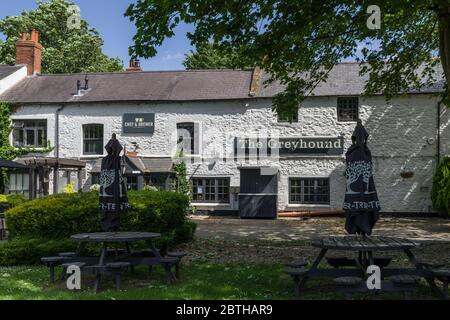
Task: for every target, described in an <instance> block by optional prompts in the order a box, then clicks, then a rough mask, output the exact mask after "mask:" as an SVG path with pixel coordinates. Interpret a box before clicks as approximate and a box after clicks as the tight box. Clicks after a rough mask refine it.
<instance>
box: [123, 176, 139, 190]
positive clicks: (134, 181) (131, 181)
mask: <svg viewBox="0 0 450 320" xmlns="http://www.w3.org/2000/svg"><path fill="white" fill-rule="evenodd" d="M126 181H127V190H137V189H138V176H127V177H126Z"/></svg>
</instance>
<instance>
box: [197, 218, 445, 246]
mask: <svg viewBox="0 0 450 320" xmlns="http://www.w3.org/2000/svg"><path fill="white" fill-rule="evenodd" d="M190 218H191V220H192V221H194V222H195V223H196V224H197V231H196V236H197V237H198V238H202V239H227V240H231V239H235V240H243V239H247V240H270V241H293V240H310V239H312V238H314V237H322V236H327V235H340V234H342V235H345V234H346V233H345V230H344V219H343V218H336V217H332V218H323V217H322V218H309V219H297V218H281V219H277V220H251V219H239V218H234V217H210V216H191V217H190ZM373 235H383V236H393V235H395V236H397V237H401V238H409V239H415V240H418V241H424V242H426V241H433V242H436V241H438V242H447V241H448V242H450V219H440V218H410V217H406V218H398V217H382V218H381V219H380V220H379V221H378V223H377V224H376V226H375V229H374V231H373Z"/></svg>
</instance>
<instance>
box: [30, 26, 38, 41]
mask: <svg viewBox="0 0 450 320" xmlns="http://www.w3.org/2000/svg"><path fill="white" fill-rule="evenodd" d="M31 41H34V42H36V43H38V42H39V32H38V31H37V30H35V29H33V30H31Z"/></svg>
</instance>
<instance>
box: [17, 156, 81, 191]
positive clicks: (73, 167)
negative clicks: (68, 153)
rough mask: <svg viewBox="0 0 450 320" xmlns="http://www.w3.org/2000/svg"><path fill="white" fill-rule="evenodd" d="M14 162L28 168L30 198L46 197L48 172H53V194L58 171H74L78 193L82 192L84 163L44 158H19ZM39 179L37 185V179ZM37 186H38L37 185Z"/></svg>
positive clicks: (56, 183)
mask: <svg viewBox="0 0 450 320" xmlns="http://www.w3.org/2000/svg"><path fill="white" fill-rule="evenodd" d="M16 162H18V163H21V164H24V165H26V166H27V167H29V168H30V180H29V181H30V198H31V199H34V198H36V197H37V196H38V195H39V196H46V195H48V194H49V186H48V185H47V182H48V180H49V173H50V171H52V172H53V194H56V193H58V182H59V181H58V180H59V172H60V171H72V172H73V171H75V172H77V179H78V191H81V190H82V177H81V173H82V170H83V168H85V167H86V163H85V162H83V161H80V160H76V159H63V158H45V157H41V158H39V157H32V158H31V157H30V158H20V159H17V160H16ZM38 177H39V183H38V179H37V178H38ZM38 184H39V185H38Z"/></svg>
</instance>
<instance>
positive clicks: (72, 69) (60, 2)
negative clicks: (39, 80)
mask: <svg viewBox="0 0 450 320" xmlns="http://www.w3.org/2000/svg"><path fill="white" fill-rule="evenodd" d="M71 4H72V3H70V2H66V1H64V0H50V1H46V2H44V1H38V2H37V5H38V7H37V9H36V10H31V11H29V12H26V11H23V12H22V14H21V15H20V16H9V17H6V18H5V19H3V20H1V21H0V32H1V33H3V34H4V35H5V36H6V41H4V42H2V41H1V40H0V63H5V64H14V61H15V55H16V49H15V44H16V42H17V41H18V40H19V39H20V37H21V33H22V32H25V31H30V30H32V29H36V30H38V31H39V42H40V43H41V44H42V45H43V46H44V49H43V52H42V72H43V73H77V72H102V71H105V72H106V71H121V70H123V64H122V61H121V60H120V59H118V58H109V57H108V56H106V55H105V54H104V53H103V52H102V45H103V40H102V39H101V38H100V35H99V33H98V32H97V31H96V30H95V29H94V28H91V27H89V25H88V23H87V22H86V21H85V20H82V19H81V21H80V28H79V29H76V28H75V29H71V28H69V27H68V23H67V21H68V20H69V17H70V16H72V15H73V11H71V10H70V5H71Z"/></svg>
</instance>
